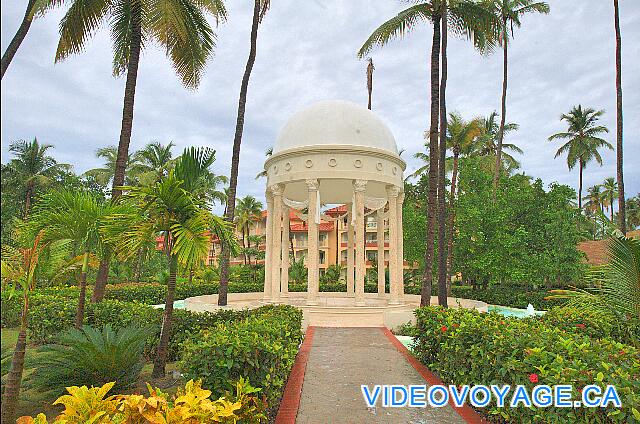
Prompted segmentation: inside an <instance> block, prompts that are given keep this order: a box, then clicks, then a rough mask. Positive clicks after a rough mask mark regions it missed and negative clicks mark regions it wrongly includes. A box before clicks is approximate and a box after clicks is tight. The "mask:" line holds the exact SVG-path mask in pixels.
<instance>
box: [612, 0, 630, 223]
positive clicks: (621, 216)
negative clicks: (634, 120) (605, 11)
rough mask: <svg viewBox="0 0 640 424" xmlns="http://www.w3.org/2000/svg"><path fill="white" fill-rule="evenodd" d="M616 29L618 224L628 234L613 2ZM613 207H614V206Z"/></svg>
mask: <svg viewBox="0 0 640 424" xmlns="http://www.w3.org/2000/svg"><path fill="white" fill-rule="evenodd" d="M613 10H614V18H615V23H614V25H615V29H616V173H617V179H618V222H619V224H618V225H619V227H620V231H622V233H623V234H626V233H627V214H626V209H625V204H624V203H625V200H624V172H623V166H622V156H623V155H622V37H621V36H620V10H619V8H618V0H613ZM612 207H613V205H612Z"/></svg>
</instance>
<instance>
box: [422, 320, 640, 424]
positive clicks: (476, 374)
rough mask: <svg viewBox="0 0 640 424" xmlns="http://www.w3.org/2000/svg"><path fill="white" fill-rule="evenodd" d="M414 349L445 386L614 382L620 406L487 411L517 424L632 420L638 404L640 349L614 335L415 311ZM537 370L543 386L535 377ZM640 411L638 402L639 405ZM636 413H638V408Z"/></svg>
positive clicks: (538, 323)
mask: <svg viewBox="0 0 640 424" xmlns="http://www.w3.org/2000/svg"><path fill="white" fill-rule="evenodd" d="M416 317H417V327H418V333H417V339H416V345H415V348H414V351H415V353H416V355H417V356H418V357H419V359H420V360H421V361H422V362H423V363H425V365H427V366H428V367H430V368H431V370H433V371H435V372H437V373H438V374H439V375H440V377H441V378H442V380H444V382H445V383H447V384H455V385H461V384H469V385H474V384H487V385H488V384H498V385H500V384H510V385H512V386H514V385H518V384H522V385H525V386H526V387H528V388H529V389H532V387H533V386H534V385H535V384H548V385H551V386H553V385H556V384H572V385H573V387H574V393H573V397H574V399H579V398H580V397H579V396H580V394H579V392H578V390H579V389H580V388H582V387H584V386H585V385H588V384H599V385H601V386H602V387H604V386H605V385H608V384H612V385H614V386H615V387H616V389H617V392H618V394H619V395H620V399H621V401H622V406H623V407H622V408H621V409H616V408H613V406H611V405H610V406H609V407H607V408H606V409H603V408H576V409H573V408H553V407H551V408H541V409H537V410H536V409H535V408H524V407H520V408H513V409H512V408H509V407H508V406H505V407H503V408H497V407H496V406H495V404H491V405H490V406H488V407H486V408H482V411H483V412H484V413H486V414H488V415H489V416H490V417H495V419H493V420H497V421H502V420H503V419H504V420H506V421H507V422H511V423H530V422H553V423H559V422H594V423H607V422H619V423H634V422H638V420H637V419H636V418H634V416H633V413H632V406H633V405H638V404H640V351H638V349H636V348H634V347H632V346H629V345H626V344H623V343H619V342H616V341H613V340H611V339H609V338H603V339H593V338H589V337H587V336H583V335H579V334H574V333H569V332H566V331H564V330H563V329H561V328H558V327H555V326H552V325H549V324H547V323H544V322H542V321H540V320H519V319H516V318H505V317H503V316H501V315H498V314H495V313H488V314H483V313H479V312H477V311H475V310H467V309H449V310H445V309H442V308H440V307H426V308H419V309H417V310H416ZM531 374H537V376H538V380H539V381H538V383H535V384H534V383H532V382H531V381H530V380H529V377H530V376H531ZM636 409H637V407H636ZM636 412H637V411H636Z"/></svg>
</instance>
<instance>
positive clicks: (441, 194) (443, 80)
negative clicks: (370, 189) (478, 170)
mask: <svg viewBox="0 0 640 424" xmlns="http://www.w3.org/2000/svg"><path fill="white" fill-rule="evenodd" d="M441 55H442V70H441V73H442V74H441V75H440V146H439V151H438V154H439V161H438V163H439V166H438V304H439V305H440V306H444V307H445V308H446V307H447V306H448V305H447V241H446V237H447V234H446V233H447V204H446V201H447V198H446V189H445V177H446V172H445V166H444V165H445V164H444V162H445V160H446V158H447V156H446V155H447V99H446V97H447V96H446V94H447V2H446V1H443V2H442V51H441Z"/></svg>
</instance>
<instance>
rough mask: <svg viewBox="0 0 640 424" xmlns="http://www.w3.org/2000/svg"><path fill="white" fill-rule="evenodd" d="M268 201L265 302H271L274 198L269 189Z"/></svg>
mask: <svg viewBox="0 0 640 424" xmlns="http://www.w3.org/2000/svg"><path fill="white" fill-rule="evenodd" d="M264 196H265V198H266V199H267V223H266V225H265V229H264V232H265V242H264V249H265V253H264V294H263V300H264V301H265V302H270V301H271V253H272V250H273V249H272V248H271V239H272V233H273V197H272V196H271V190H269V189H267V191H266V193H265V195H264Z"/></svg>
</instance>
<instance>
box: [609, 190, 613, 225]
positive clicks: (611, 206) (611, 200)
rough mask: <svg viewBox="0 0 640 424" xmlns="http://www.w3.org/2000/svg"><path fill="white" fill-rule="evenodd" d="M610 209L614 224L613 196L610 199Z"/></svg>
mask: <svg viewBox="0 0 640 424" xmlns="http://www.w3.org/2000/svg"><path fill="white" fill-rule="evenodd" d="M609 207H610V208H611V223H612V224H613V196H611V197H610V198H609Z"/></svg>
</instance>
